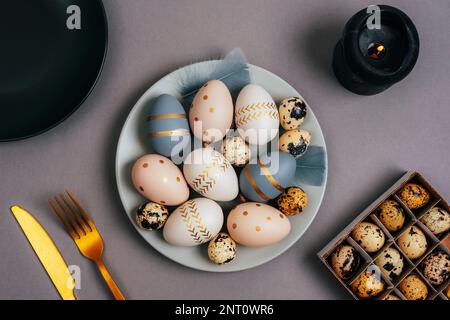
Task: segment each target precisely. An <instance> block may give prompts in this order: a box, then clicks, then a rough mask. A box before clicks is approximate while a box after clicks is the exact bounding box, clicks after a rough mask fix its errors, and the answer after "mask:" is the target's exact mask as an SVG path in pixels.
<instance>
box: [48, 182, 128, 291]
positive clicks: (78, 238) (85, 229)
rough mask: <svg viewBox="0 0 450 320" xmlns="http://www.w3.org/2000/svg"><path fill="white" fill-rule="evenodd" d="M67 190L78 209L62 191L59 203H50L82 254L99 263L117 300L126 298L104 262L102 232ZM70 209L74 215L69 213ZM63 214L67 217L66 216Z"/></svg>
mask: <svg viewBox="0 0 450 320" xmlns="http://www.w3.org/2000/svg"><path fill="white" fill-rule="evenodd" d="M66 192H67V195H68V196H69V197H70V199H71V200H72V202H73V204H75V207H76V209H77V210H76V209H75V208H74V207H73V205H71V204H70V203H69V201H68V199H67V198H66V197H65V196H64V195H63V194H61V193H60V194H59V198H60V199H59V198H58V197H55V201H56V203H57V205H55V203H54V202H53V201H52V200H49V201H48V203H49V204H50V206H51V207H52V208H53V211H55V214H56V215H57V216H58V218H59V219H60V220H61V222H62V224H63V225H64V227H65V228H66V229H67V231H68V232H69V234H70V236H71V237H72V239H73V240H74V241H75V243H76V245H77V247H78V249H79V250H80V252H81V254H82V255H83V256H85V257H86V258H88V259H90V260H92V261H94V262H95V263H96V264H97V267H98V269H99V270H100V273H101V274H102V276H103V278H104V279H105V281H106V283H107V284H108V286H109V289H110V290H111V292H112V294H113V295H114V298H116V300H125V298H124V296H123V294H122V292H120V289H119V287H118V286H117V284H116V283H115V282H114V280H113V278H112V277H111V274H110V273H109V272H108V269H106V266H105V264H104V263H103V260H102V254H103V240H102V237H101V236H100V233H99V232H98V230H97V228H96V227H95V225H94V223H93V222H92V220H91V219H90V218H89V216H88V215H87V213H86V211H85V210H84V209H83V208H82V207H81V206H80V204H79V203H78V201H77V200H76V199H75V197H74V196H73V195H72V194H71V193H70V192H69V191H68V190H66ZM58 207H59V209H58ZM60 210H61V211H62V212H63V214H61V212H60ZM69 211H70V212H71V213H72V215H73V216H72V215H71V214H70V213H69ZM77 211H78V212H77ZM63 215H64V216H65V217H66V218H64V217H63ZM73 217H75V219H76V221H77V222H75V220H74V219H73Z"/></svg>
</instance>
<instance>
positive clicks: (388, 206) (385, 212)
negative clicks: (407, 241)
mask: <svg viewBox="0 0 450 320" xmlns="http://www.w3.org/2000/svg"><path fill="white" fill-rule="evenodd" d="M375 212H376V214H377V215H378V218H379V219H380V221H381V223H383V224H384V226H385V227H386V229H388V230H389V231H390V232H396V231H398V230H400V229H401V228H402V227H403V225H404V224H405V212H404V210H403V208H402V206H401V205H400V204H399V203H398V202H397V201H394V200H386V201H384V202H383V203H382V204H380V206H379V207H378V208H377V209H376V211H375Z"/></svg>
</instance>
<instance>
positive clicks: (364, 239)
mask: <svg viewBox="0 0 450 320" xmlns="http://www.w3.org/2000/svg"><path fill="white" fill-rule="evenodd" d="M351 235H352V237H353V239H354V240H355V241H356V242H357V243H358V244H359V245H360V246H361V247H362V248H363V249H364V250H365V251H367V252H376V251H378V250H380V249H381V248H382V247H383V245H384V241H385V235H384V233H383V231H382V230H381V229H380V227H378V226H377V225H375V224H373V223H370V222H361V223H358V224H357V225H356V227H355V229H353V231H352V233H351Z"/></svg>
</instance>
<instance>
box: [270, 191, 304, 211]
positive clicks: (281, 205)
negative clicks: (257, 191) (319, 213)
mask: <svg viewBox="0 0 450 320" xmlns="http://www.w3.org/2000/svg"><path fill="white" fill-rule="evenodd" d="M277 204H278V209H280V211H281V212H283V213H284V214H285V215H287V216H295V215H296V214H299V213H301V212H303V210H305V208H306V206H307V205H308V195H307V194H306V192H305V191H303V189H301V188H299V187H289V188H287V189H285V190H284V192H283V193H282V194H281V195H280V196H279V197H278V199H277Z"/></svg>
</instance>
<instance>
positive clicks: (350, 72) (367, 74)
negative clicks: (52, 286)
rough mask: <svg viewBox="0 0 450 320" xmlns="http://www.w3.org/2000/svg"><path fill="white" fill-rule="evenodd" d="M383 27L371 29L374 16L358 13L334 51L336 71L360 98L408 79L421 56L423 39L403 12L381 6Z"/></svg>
mask: <svg viewBox="0 0 450 320" xmlns="http://www.w3.org/2000/svg"><path fill="white" fill-rule="evenodd" d="M376 7H377V8H379V12H378V13H376V14H379V17H380V24H379V26H378V27H377V28H370V27H369V24H368V20H369V19H370V18H371V17H372V16H373V14H374V13H371V12H370V11H369V12H368V10H367V9H364V10H361V11H359V12H358V13H356V14H355V15H354V16H353V17H352V18H351V19H350V20H349V21H348V22H347V24H346V26H345V29H344V32H343V36H342V38H341V39H340V41H339V42H338V43H337V45H336V47H335V49H334V56H333V70H334V73H335V75H336V77H337V79H338V80H339V82H340V83H341V84H342V85H343V86H344V87H345V88H347V89H348V90H350V91H352V92H354V93H356V94H360V95H374V94H378V93H380V92H383V91H384V90H386V89H388V88H389V87H391V86H392V85H393V84H395V83H397V82H399V81H401V80H402V79H403V78H405V77H406V76H407V75H408V74H409V73H410V72H411V70H412V69H413V68H414V66H415V64H416V61H417V58H418V56H419V35H418V33H417V30H416V27H415V26H414V24H413V22H412V21H411V19H410V18H409V17H408V16H407V15H406V14H405V13H404V12H402V11H401V10H399V9H397V8H394V7H391V6H387V5H378V6H376Z"/></svg>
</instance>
